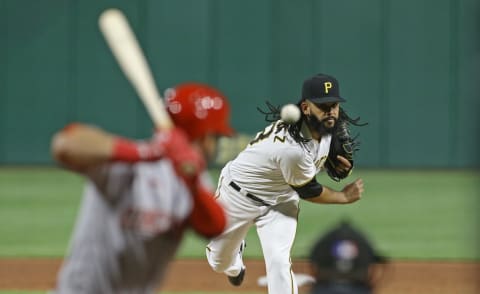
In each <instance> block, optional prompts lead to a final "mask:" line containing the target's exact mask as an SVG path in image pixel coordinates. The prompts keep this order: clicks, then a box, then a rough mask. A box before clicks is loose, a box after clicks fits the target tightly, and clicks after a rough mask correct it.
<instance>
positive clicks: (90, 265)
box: [56, 160, 193, 294]
mask: <svg viewBox="0 0 480 294" xmlns="http://www.w3.org/2000/svg"><path fill="white" fill-rule="evenodd" d="M89 178H90V180H89V181H88V183H87V185H86V188H85V191H84V197H83V202H82V207H81V210H80V212H79V215H78V218H77V223H76V227H75V232H74V235H73V238H72V240H71V244H70V250H69V253H70V254H69V256H68V257H67V258H66V260H65V263H64V266H63V268H62V271H61V273H60V275H59V279H58V285H57V290H56V293H62V294H66V293H76V294H81V293H85V294H87V293H88V294H95V293H98V294H100V293H102V294H105V293H129V294H130V293H142V294H145V293H154V292H155V289H156V287H157V286H158V285H159V281H160V280H161V279H162V277H163V276H164V271H165V269H166V268H167V264H168V263H169V262H170V261H171V259H172V258H173V257H174V256H175V252H176V250H177V247H178V245H179V244H180V242H181V239H182V233H183V231H184V227H185V222H186V220H187V219H188V217H189V216H190V213H191V211H192V208H193V200H192V197H191V195H190V192H189V190H188V189H187V187H186V186H185V184H184V183H183V181H182V180H181V179H180V178H179V177H178V176H177V175H176V173H175V171H174V168H173V166H172V165H171V163H170V161H168V160H161V161H157V162H150V163H137V164H133V165H132V164H122V163H113V164H108V165H105V166H102V167H101V168H99V169H97V170H96V171H94V172H92V173H91V174H89Z"/></svg>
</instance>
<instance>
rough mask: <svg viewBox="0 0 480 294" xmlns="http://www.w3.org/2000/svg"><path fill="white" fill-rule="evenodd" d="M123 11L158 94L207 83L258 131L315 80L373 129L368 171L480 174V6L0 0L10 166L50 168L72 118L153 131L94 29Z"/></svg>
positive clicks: (244, 129) (366, 147)
mask: <svg viewBox="0 0 480 294" xmlns="http://www.w3.org/2000/svg"><path fill="white" fill-rule="evenodd" d="M108 7H118V8H121V9H122V10H124V11H125V13H126V14H127V16H128V18H129V19H130V21H131V23H132V25H133V28H134V30H135V31H136V32H137V34H138V37H139V40H140V42H141V44H142V46H143V47H144V49H145V51H146V54H147V56H148V60H149V62H150V63H151V65H152V69H153V71H154V74H155V79H156V81H157V83H158V86H159V88H160V89H161V90H162V91H163V90H164V89H166V88H168V87H170V86H172V85H175V84H177V83H179V82H182V81H193V80H194V81H200V82H207V83H210V84H212V85H214V86H216V87H219V88H220V89H222V90H223V92H225V94H227V96H228V97H229V98H230V100H231V104H232V124H233V126H234V127H235V128H236V129H237V130H238V131H239V132H240V133H244V134H250V135H252V134H254V133H255V132H256V131H257V130H259V129H260V128H262V127H263V125H264V120H263V117H262V115H260V114H259V113H258V112H257V110H256V107H257V106H261V105H262V104H263V103H264V101H266V100H268V101H271V102H272V103H273V104H276V105H281V104H284V103H287V102H296V101H297V100H298V97H299V94H300V88H301V84H302V82H303V79H304V78H306V77H307V76H310V75H313V74H315V73H318V72H324V73H330V74H333V75H335V76H336V77H337V78H338V79H339V80H340V82H341V91H342V94H343V96H344V97H345V98H346V99H347V101H348V102H347V103H346V104H345V105H344V107H345V109H347V111H349V112H350V113H351V114H352V115H353V116H361V117H362V118H363V119H364V120H365V121H368V122H369V125H368V126H367V127H363V128H359V129H356V131H357V132H359V133H360V136H361V139H362V150H361V152H360V153H359V154H358V160H357V163H358V165H359V166H365V167H413V168H416V167H478V166H479V165H480V157H479V156H478V153H479V152H478V146H479V144H478V143H479V141H480V140H479V136H480V130H479V126H480V119H479V117H478V112H479V110H480V95H479V89H478V82H479V77H480V39H479V38H480V34H479V32H480V2H479V1H478V0H425V1H423V0H420V1H419V0H402V1H396V0H366V1H356V0H341V1H326V0H310V1H307V0H304V1H289V0H260V1H259V0H242V1H229V0H224V1H221V0H209V1H207V0H201V1H199V0H163V1H162V0H137V1H131V0H123V1H93V0H88V1H78V0H77V1H74V0H41V1H31V0H0V163H1V164H50V163H51V158H50V155H49V141H50V137H51V135H52V134H53V132H54V131H55V130H56V129H58V128H60V127H62V126H63V125H64V124H66V123H68V122H71V121H83V122H88V123H94V124H97V125H100V126H101V127H104V128H106V129H108V130H110V131H114V132H118V133H120V134H122V135H125V136H132V137H135V138H143V137H147V136H149V134H150V132H151V129H152V127H151V123H150V120H149V119H148V117H147V114H146V112H145V110H144V109H143V108H142V106H141V104H140V103H139V102H138V101H137V99H136V98H135V93H134V91H133V89H132V88H131V86H130V85H129V84H128V82H127V81H126V79H125V78H124V76H123V75H122V73H121V72H120V70H119V67H118V66H117V64H116V62H115V61H114V59H113V57H112V55H111V53H110V52H109V50H108V48H107V47H106V44H105V42H104V40H103V39H102V37H101V35H100V33H99V31H98V26H97V19H98V16H99V14H100V12H101V11H102V10H103V9H105V8H108Z"/></svg>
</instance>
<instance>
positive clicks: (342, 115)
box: [257, 101, 368, 145]
mask: <svg viewBox="0 0 480 294" xmlns="http://www.w3.org/2000/svg"><path fill="white" fill-rule="evenodd" d="M301 103H302V101H300V102H298V103H297V106H298V108H300V104H301ZM265 104H266V105H267V107H268V110H262V109H261V108H260V107H257V110H258V111H259V112H260V113H262V114H263V115H265V121H267V122H269V123H272V122H275V121H277V120H279V119H280V111H281V106H275V105H273V104H272V103H270V102H269V101H265ZM300 113H301V117H300V119H299V120H298V121H297V122H296V123H294V124H291V125H288V124H285V126H286V127H287V128H288V132H289V133H290V135H291V136H292V138H293V139H294V140H295V141H296V142H298V143H301V144H303V143H306V142H308V141H309V139H305V138H304V137H302V135H301V128H302V123H303V121H304V120H305V115H304V114H303V112H300ZM341 121H345V122H346V123H347V125H354V126H357V127H361V126H365V125H368V123H360V117H356V118H351V117H350V116H349V115H348V114H347V113H346V112H345V110H344V109H343V108H342V107H340V112H339V114H338V120H337V124H335V125H336V126H338V122H341ZM334 133H335V132H334ZM357 137H358V135H356V136H355V137H354V140H356V139H357ZM358 144H360V143H358V142H357V145H358Z"/></svg>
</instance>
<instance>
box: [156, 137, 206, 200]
mask: <svg viewBox="0 0 480 294" xmlns="http://www.w3.org/2000/svg"><path fill="white" fill-rule="evenodd" d="M154 141H155V142H156V143H157V144H159V145H160V146H162V148H164V150H165V156H167V157H168V158H170V160H171V161H172V163H173V165H174V167H175V171H176V172H177V174H178V175H179V176H180V177H182V178H183V179H184V180H185V183H186V184H187V185H188V186H189V188H190V189H191V190H196V186H197V179H198V175H199V174H200V173H201V172H202V171H203V170H204V169H205V168H206V162H205V159H204V158H203V156H202V154H201V153H200V151H199V150H197V149H195V148H194V147H193V146H192V145H191V143H190V141H189V140H188V137H187V135H186V133H185V132H184V131H183V130H181V129H179V128H173V129H171V130H165V131H164V130H162V131H158V132H157V133H156V134H155V137H154ZM192 192H193V191H192Z"/></svg>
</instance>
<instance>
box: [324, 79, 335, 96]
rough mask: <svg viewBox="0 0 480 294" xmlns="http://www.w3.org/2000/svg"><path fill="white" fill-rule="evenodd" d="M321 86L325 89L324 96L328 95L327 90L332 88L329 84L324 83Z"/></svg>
mask: <svg viewBox="0 0 480 294" xmlns="http://www.w3.org/2000/svg"><path fill="white" fill-rule="evenodd" d="M323 86H324V87H325V94H328V90H330V89H331V88H332V87H333V85H332V83H331V82H325V83H323Z"/></svg>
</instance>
